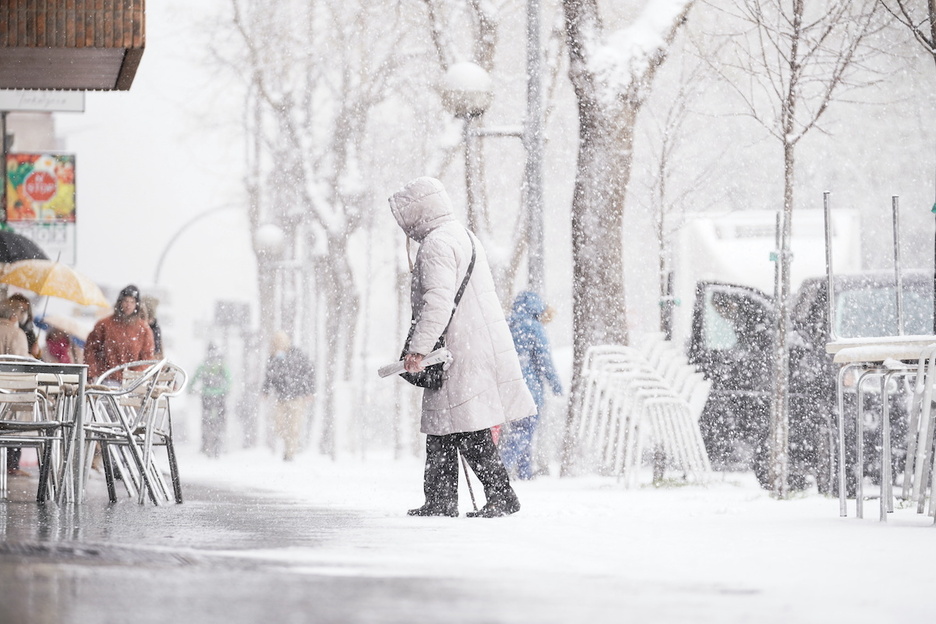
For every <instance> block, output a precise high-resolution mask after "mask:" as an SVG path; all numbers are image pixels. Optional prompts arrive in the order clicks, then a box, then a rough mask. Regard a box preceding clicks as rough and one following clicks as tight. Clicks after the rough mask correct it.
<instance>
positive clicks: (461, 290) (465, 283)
mask: <svg viewBox="0 0 936 624" xmlns="http://www.w3.org/2000/svg"><path fill="white" fill-rule="evenodd" d="M465 233H467V234H468V240H469V241H471V262H469V263H468V270H467V271H465V279H463V280H462V283H461V286H460V287H459V288H458V292H457V293H455V303H453V304H452V314H451V315H450V316H449V320H448V323H446V324H445V329H443V330H442V335H443V336H444V335H445V334H446V333H447V332H448V328H449V325H451V324H452V319H453V318H454V317H455V308H457V307H458V302H459V301H461V298H462V295H463V294H465V288H466V287H467V286H468V278H470V277H471V272H472V271H473V270H474V265H475V257H476V255H477V253H476V250H475V244H474V238H473V237H472V236H471V232H469V231H468V230H465Z"/></svg>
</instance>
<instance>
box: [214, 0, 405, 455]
mask: <svg viewBox="0 0 936 624" xmlns="http://www.w3.org/2000/svg"><path fill="white" fill-rule="evenodd" d="M229 6H230V13H229V21H228V23H227V24H226V28H225V29H224V32H226V33H228V34H229V35H230V34H232V35H233V37H231V38H229V39H228V40H226V41H223V42H221V43H219V44H218V45H217V46H216V53H217V55H218V56H219V57H220V58H222V59H223V60H225V61H226V63H227V64H228V66H229V67H232V68H234V69H235V70H236V71H237V73H238V75H239V76H240V77H241V78H242V80H243V82H244V85H245V93H246V100H245V105H244V110H245V115H244V118H245V123H246V126H247V129H248V137H249V144H250V148H249V150H248V154H247V157H248V158H247V160H248V163H247V164H248V167H247V170H248V172H247V178H246V181H245V182H246V184H245V185H246V190H247V195H248V198H249V202H250V210H249V214H250V224H251V228H252V229H253V230H254V231H256V230H257V229H258V228H259V227H260V226H261V225H262V224H265V223H273V224H276V225H278V226H279V227H280V228H281V229H282V230H283V231H285V232H286V235H287V236H286V252H285V253H284V256H285V260H286V262H275V261H274V260H275V259H274V258H272V257H269V254H266V253H265V252H264V251H263V250H262V249H257V250H256V252H257V259H258V267H259V271H258V273H259V281H260V284H259V287H260V293H261V301H260V306H261V318H262V319H263V321H262V322H261V329H262V331H271V330H273V329H276V328H275V327H270V326H269V324H268V323H269V321H268V319H274V318H277V313H278V312H279V311H280V310H282V311H283V312H284V313H283V315H282V318H280V324H281V326H282V328H283V329H285V330H287V331H289V332H291V333H293V334H294V337H296V338H303V339H304V340H302V342H303V343H305V344H306V345H309V344H311V343H312V340H313V339H318V338H322V339H323V340H324V341H325V345H324V348H322V349H320V350H321V351H323V352H324V353H325V354H326V360H325V362H326V365H325V366H324V367H322V369H323V370H322V371H321V372H320V375H321V378H320V384H319V386H320V388H321V389H322V392H321V393H320V395H321V396H322V397H323V399H324V406H323V409H322V414H323V415H324V418H325V423H324V428H323V429H324V432H323V437H322V439H321V448H322V450H323V451H324V452H326V453H329V454H332V455H333V454H334V453H335V450H336V449H335V440H334V424H335V423H334V421H333V417H334V416H333V415H334V413H335V410H334V409H333V405H332V402H333V395H332V390H333V389H334V388H335V387H336V382H338V381H341V380H347V379H349V378H350V376H351V372H352V356H353V346H354V345H353V341H354V336H355V327H356V325H357V323H358V316H359V313H358V312H359V306H360V302H359V294H358V293H359V289H358V287H357V285H356V284H355V280H354V275H353V273H352V270H351V263H350V257H349V255H350V253H351V252H350V250H349V239H350V237H351V235H352V234H353V233H354V232H356V231H357V230H358V229H359V228H360V227H361V225H362V223H363V222H364V214H365V212H364V211H365V208H367V207H369V206H370V205H372V204H373V202H372V201H371V198H370V196H369V191H368V190H367V189H368V185H367V184H366V183H365V180H367V178H368V177H369V172H372V171H375V170H377V169H378V168H379V166H380V160H379V157H378V156H377V155H376V154H374V153H373V150H371V149H369V147H370V146H369V144H368V141H369V140H371V139H370V135H369V132H368V130H369V128H368V124H369V122H370V120H371V115H372V112H373V111H374V110H375V109H376V107H378V106H379V105H381V104H383V103H384V102H386V101H387V99H388V98H390V97H391V96H392V94H393V93H394V91H395V90H396V89H397V88H398V86H399V85H398V80H399V72H398V71H397V70H398V68H399V66H400V65H401V64H402V63H403V62H405V59H406V58H407V55H408V54H412V53H411V52H409V51H408V48H407V46H405V45H404V42H405V40H406V36H407V33H408V32H409V23H408V22H407V19H406V16H405V15H404V13H403V11H402V10H401V9H400V6H399V5H397V4H396V3H391V4H383V5H380V6H379V7H377V6H371V5H367V4H366V3H365V4H361V3H357V2H352V3H328V2H306V1H300V0H282V1H279V2H274V3H270V2H263V1H260V0H229ZM374 33H380V36H376V35H375V34H374ZM284 274H285V275H284ZM277 280H278V283H280V284H283V285H284V287H285V290H287V291H288V292H290V293H292V295H291V296H292V299H288V300H285V301H283V302H281V305H279V306H274V298H273V295H274V294H275V293H274V286H273V285H274V283H277ZM274 307H277V308H278V309H277V310H274ZM316 311H318V313H319V314H320V315H321V319H320V320H319V319H318V318H316ZM318 325H320V329H321V331H320V332H319V331H316V326H318Z"/></svg>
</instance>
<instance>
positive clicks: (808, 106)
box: [713, 0, 880, 498]
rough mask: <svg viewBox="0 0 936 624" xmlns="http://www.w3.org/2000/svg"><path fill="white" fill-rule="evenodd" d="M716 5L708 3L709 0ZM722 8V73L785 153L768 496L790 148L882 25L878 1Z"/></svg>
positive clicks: (782, 468) (779, 369)
mask: <svg viewBox="0 0 936 624" xmlns="http://www.w3.org/2000/svg"><path fill="white" fill-rule="evenodd" d="M713 6H714V5H713ZM733 7H734V8H733V10H732V9H731V8H729V9H725V13H726V15H727V16H729V17H730V20H728V21H729V22H730V23H738V24H741V26H742V31H741V33H740V34H736V35H735V36H733V37H732V38H731V45H730V47H729V50H730V54H729V55H728V56H727V57H726V58H725V60H723V61H722V64H721V66H720V71H722V73H723V74H724V75H725V76H726V77H728V79H729V83H730V84H731V85H732V86H733V87H734V89H735V91H736V92H737V94H738V95H739V96H740V97H741V101H742V102H743V106H744V109H745V111H746V113H747V114H748V115H750V116H751V117H752V118H753V119H755V120H756V121H757V122H758V123H759V124H760V125H761V126H762V127H763V128H764V129H765V130H766V131H767V132H768V133H769V134H770V136H772V137H773V138H774V139H776V141H777V142H778V143H779V145H780V147H781V149H782V153H783V202H782V208H781V210H780V211H779V214H778V232H777V241H778V253H777V256H778V257H777V264H776V299H777V328H776V329H777V331H776V339H775V346H774V358H775V371H774V373H775V374H774V379H775V388H774V393H773V400H772V403H771V423H770V469H771V481H772V483H773V491H774V494H775V495H776V496H777V497H779V498H786V497H787V496H788V494H789V486H788V477H789V464H788V446H789V445H788V440H789V422H788V414H789V349H788V346H787V345H788V334H789V322H790V260H791V254H790V235H791V223H792V214H793V207H794V205H795V202H794V196H793V190H794V180H795V172H796V148H797V145H798V144H799V143H800V141H801V140H802V139H803V137H805V136H806V134H807V133H809V131H810V130H813V129H816V128H817V127H818V126H819V121H820V119H821V118H822V116H823V114H824V113H825V112H826V111H827V110H828V108H829V106H830V105H831V104H832V103H833V102H834V101H836V99H837V98H840V97H841V96H842V95H843V93H844V92H846V91H848V90H850V89H855V88H857V87H859V86H864V85H867V84H869V83H870V81H869V80H868V79H867V77H868V75H869V74H868V73H867V72H868V70H867V68H866V66H865V65H864V62H865V61H866V60H867V58H868V57H869V56H870V55H873V54H874V53H875V50H874V49H873V48H872V47H870V46H869V45H868V44H869V38H870V37H871V35H873V34H874V33H875V32H877V30H878V29H879V27H880V21H879V20H878V19H877V17H878V13H879V7H880V5H879V4H878V2H877V0H832V1H830V2H825V3H821V4H818V5H817V4H815V3H808V2H805V0H738V1H736V2H735V3H734V5H733Z"/></svg>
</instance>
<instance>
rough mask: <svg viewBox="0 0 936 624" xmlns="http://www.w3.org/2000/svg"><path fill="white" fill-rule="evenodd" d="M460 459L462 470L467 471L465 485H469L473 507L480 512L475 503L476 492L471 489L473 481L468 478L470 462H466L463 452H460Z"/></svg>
mask: <svg viewBox="0 0 936 624" xmlns="http://www.w3.org/2000/svg"><path fill="white" fill-rule="evenodd" d="M458 457H459V459H461V463H462V469H463V470H464V471H465V483H467V484H468V493H469V494H471V506H472V507H474V510H475V511H478V504H477V503H476V502H475V497H474V490H473V489H471V479H469V478H468V462H466V461H465V456H464V455H462V453H461V451H458Z"/></svg>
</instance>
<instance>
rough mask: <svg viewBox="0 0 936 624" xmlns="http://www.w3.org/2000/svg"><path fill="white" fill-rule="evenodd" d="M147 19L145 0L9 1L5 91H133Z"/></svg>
mask: <svg viewBox="0 0 936 624" xmlns="http://www.w3.org/2000/svg"><path fill="white" fill-rule="evenodd" d="M144 17H145V0H4V1H3V2H0V89H61V90H72V89H80V90H87V91H111V90H121V91H124V90H127V89H129V88H130V84H131V83H132V82H133V77H134V76H135V75H136V70H137V66H138V65H139V64H140V59H141V58H142V56H143V48H144V43H145V40H146V36H145V35H146V33H145V28H144V21H145V19H144Z"/></svg>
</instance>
